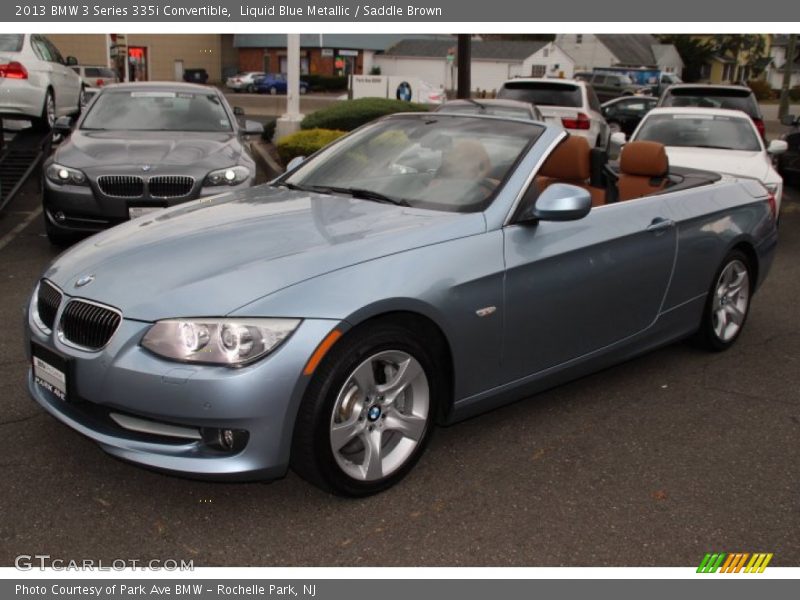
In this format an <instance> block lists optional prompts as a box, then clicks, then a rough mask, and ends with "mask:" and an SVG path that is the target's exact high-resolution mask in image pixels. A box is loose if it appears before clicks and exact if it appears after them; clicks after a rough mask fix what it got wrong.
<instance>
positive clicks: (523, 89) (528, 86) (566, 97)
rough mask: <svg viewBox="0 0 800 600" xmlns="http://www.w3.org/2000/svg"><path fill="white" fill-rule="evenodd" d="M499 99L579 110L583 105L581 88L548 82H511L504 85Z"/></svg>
mask: <svg viewBox="0 0 800 600" xmlns="http://www.w3.org/2000/svg"><path fill="white" fill-rule="evenodd" d="M497 97H498V98H506V99H508V100H521V101H523V102H531V103H533V104H536V105H537V106H570V107H576V108H577V107H579V106H582V105H583V101H582V98H581V88H580V87H579V86H577V85H569V84H563V83H549V82H547V81H509V82H506V83H504V84H503V87H502V88H500V91H499V92H498V94H497Z"/></svg>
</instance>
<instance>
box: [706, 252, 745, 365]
mask: <svg viewBox="0 0 800 600" xmlns="http://www.w3.org/2000/svg"><path fill="white" fill-rule="evenodd" d="M752 273H753V268H752V266H751V265H750V259H749V258H748V257H747V255H745V254H744V252H742V251H740V250H733V251H732V252H730V253H729V254H728V256H726V257H725V260H723V261H722V265H721V266H720V268H719V269H718V270H717V272H716V273H715V274H714V279H713V280H712V282H711V288H710V289H709V292H708V298H707V299H706V304H705V308H704V309H703V321H702V323H701V324H700V329H698V330H697V333H696V334H695V336H694V341H695V343H696V344H697V345H699V346H700V347H702V348H705V349H706V350H711V351H713V352H722V351H723V350H727V349H728V348H730V347H731V346H733V344H734V343H736V340H737V339H738V338H739V335H740V334H741V333H742V330H743V329H744V325H745V323H746V321H747V315H748V314H749V312H750V300H751V298H752V295H753V277H752Z"/></svg>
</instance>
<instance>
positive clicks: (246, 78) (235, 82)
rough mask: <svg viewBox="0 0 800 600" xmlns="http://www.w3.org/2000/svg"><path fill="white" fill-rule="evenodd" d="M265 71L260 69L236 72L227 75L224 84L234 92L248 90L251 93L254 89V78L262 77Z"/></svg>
mask: <svg viewBox="0 0 800 600" xmlns="http://www.w3.org/2000/svg"><path fill="white" fill-rule="evenodd" d="M264 75H266V73H262V72H261V71H244V72H242V73H237V74H236V75H234V76H233V77H228V79H227V80H226V81H225V86H226V87H227V88H228V89H231V90H233V91H234V92H248V93H250V94H252V93H253V92H255V91H256V83H255V81H256V79H258V78H259V77H263V76H264Z"/></svg>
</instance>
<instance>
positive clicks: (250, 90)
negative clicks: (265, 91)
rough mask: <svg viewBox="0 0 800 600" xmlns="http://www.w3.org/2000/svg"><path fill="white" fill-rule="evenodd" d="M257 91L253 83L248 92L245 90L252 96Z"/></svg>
mask: <svg viewBox="0 0 800 600" xmlns="http://www.w3.org/2000/svg"><path fill="white" fill-rule="evenodd" d="M255 89H256V88H255V86H254V85H253V84H252V83H251V84H249V85H248V86H247V88H246V90H245V91H246V92H247V93H248V94H252V93H253V92H254V91H255Z"/></svg>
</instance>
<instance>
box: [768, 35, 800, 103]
mask: <svg viewBox="0 0 800 600" xmlns="http://www.w3.org/2000/svg"><path fill="white" fill-rule="evenodd" d="M788 43H789V36H788V35H776V36H774V37H773V38H772V44H771V45H770V48H769V58H770V61H769V64H768V66H767V68H766V74H767V81H768V82H769V86H770V87H771V88H772V89H774V90H778V89H780V88H781V87H783V67H784V65H785V64H786V50H787V46H788ZM796 85H800V43H798V44H797V47H796V49H795V57H794V64H793V65H792V77H791V83H790V86H789V87H794V86H796Z"/></svg>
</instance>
